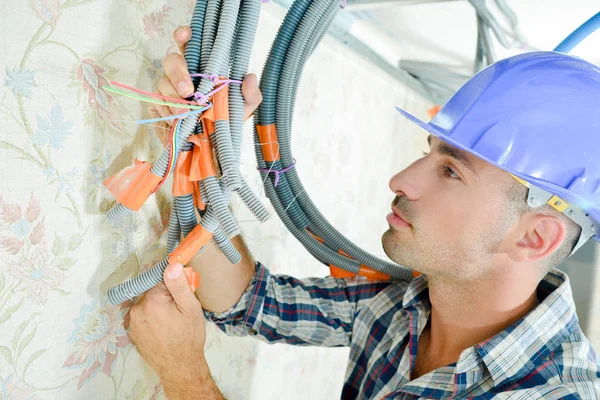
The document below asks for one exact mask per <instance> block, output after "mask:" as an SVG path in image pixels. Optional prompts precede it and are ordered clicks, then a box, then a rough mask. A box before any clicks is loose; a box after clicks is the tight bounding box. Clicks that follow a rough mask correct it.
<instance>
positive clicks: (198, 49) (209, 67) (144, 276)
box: [107, 0, 269, 304]
mask: <svg viewBox="0 0 600 400" xmlns="http://www.w3.org/2000/svg"><path fill="white" fill-rule="evenodd" d="M260 4H261V2H260V0H243V3H242V5H241V7H240V0H227V1H220V0H214V1H209V2H206V1H200V0H199V1H198V2H197V3H196V7H195V9H194V14H193V16H192V22H191V28H192V37H191V39H190V41H189V42H188V44H187V45H186V51H185V59H186V61H187V63H188V69H189V72H190V73H192V74H193V73H199V72H200V71H202V73H204V74H209V75H210V74H214V73H220V74H221V75H222V76H227V74H228V72H229V66H230V64H231V78H232V79H239V80H241V79H242V78H243V77H244V76H245V74H246V70H247V67H248V63H249V59H250V54H251V51H252V43H253V41H254V36H255V32H256V27H257V21H258V15H259V14H260ZM238 11H239V13H238ZM238 14H239V15H238ZM236 33H237V35H236ZM241 36H243V37H241ZM234 39H235V40H234ZM193 82H194V85H195V87H196V91H197V92H199V93H204V94H206V93H209V92H210V91H212V90H213V89H214V87H215V82H213V81H212V80H211V79H198V78H196V77H194V78H193ZM229 101H230V104H229V108H230V109H229V112H230V118H231V117H233V118H232V119H231V120H230V122H229V123H228V122H227V121H218V122H217V123H216V124H215V127H216V129H217V132H215V133H214V134H213V135H212V136H215V135H218V136H217V138H212V139H211V141H212V142H213V144H214V145H215V151H216V153H217V159H218V160H219V164H220V165H221V170H222V178H223V179H221V180H219V179H217V177H207V178H206V179H204V180H203V181H200V182H199V183H198V184H199V190H200V194H201V197H202V200H203V202H204V203H205V204H206V210H205V211H204V212H202V213H201V214H202V217H201V220H200V224H201V225H202V226H203V227H204V228H205V229H207V230H208V231H210V232H212V233H213V239H214V241H215V243H216V244H217V245H218V246H219V248H220V249H221V251H223V253H224V254H225V255H226V256H227V258H228V259H229V261H230V262H232V263H238V262H239V261H240V260H241V256H240V254H239V252H238V251H237V250H236V249H235V247H234V246H233V245H232V243H231V241H230V238H231V237H233V236H235V235H237V234H239V228H238V226H237V224H236V222H235V220H234V218H233V216H232V215H231V212H230V211H229V209H228V206H227V205H228V203H229V200H230V198H231V193H230V190H234V189H236V188H237V190H238V194H239V195H240V197H241V199H242V200H243V202H244V203H245V204H246V205H247V206H248V207H249V208H250V210H251V212H252V213H253V214H254V215H255V216H256V217H257V219H258V220H260V221H261V222H262V221H265V220H266V219H268V217H269V214H268V212H267V210H266V208H265V207H264V205H262V204H261V203H260V201H259V200H258V198H257V196H256V195H255V194H254V193H253V192H252V191H251V190H250V188H249V187H248V185H247V183H246V182H245V181H244V180H243V179H242V178H241V176H240V174H239V170H238V169H239V160H240V155H239V152H240V148H241V141H242V138H241V135H242V124H243V112H244V101H243V97H242V93H241V88H240V87H239V85H230V87H229ZM197 120H198V118H197V116H190V117H187V118H185V119H184V120H183V121H182V123H181V126H180V129H179V134H178V137H177V143H178V148H179V149H180V151H190V150H191V149H192V147H193V146H192V144H191V143H189V142H188V138H189V137H190V136H191V134H192V133H195V134H201V133H202V125H201V124H200V123H198V121H197ZM225 139H226V140H225ZM226 142H228V143H226ZM223 151H224V155H220V153H221V152H223ZM169 153H170V147H169V146H167V148H166V149H165V150H164V151H163V153H162V154H161V155H160V157H159V158H158V159H157V161H156V162H155V163H154V165H153V166H152V169H151V172H152V173H153V174H154V175H156V176H159V177H163V176H164V175H165V173H166V172H167V165H168V161H169ZM223 162H224V163H225V164H226V166H225V165H224V164H223ZM236 173H237V176H238V177H239V184H236V183H235V182H236V178H235V176H236ZM228 176H230V178H229V179H228ZM231 177H233V179H231ZM232 182H233V185H232ZM232 187H233V189H232ZM195 211H196V210H195V207H194V200H193V195H191V194H190V195H184V196H176V197H175V198H174V199H173V207H172V210H171V215H170V221H169V232H168V235H167V255H168V254H170V253H171V252H172V251H173V250H174V249H175V248H176V247H177V246H178V245H179V241H180V240H179V239H180V235H181V234H183V236H184V237H185V236H187V235H188V234H189V233H190V232H191V231H192V230H193V229H194V228H195V227H196V224H197V219H196V214H195ZM130 213H131V210H129V209H127V208H126V207H124V206H122V205H121V204H118V205H117V206H116V207H114V208H113V209H112V210H110V211H109V213H108V217H109V218H111V219H113V220H115V219H118V218H121V217H122V216H125V215H127V214H130ZM168 262H169V260H168V256H167V257H165V258H164V259H163V260H162V261H160V262H159V263H158V264H156V265H155V266H153V267H152V268H151V269H150V270H148V271H145V272H143V273H141V274H140V275H138V276H136V277H135V278H133V279H130V280H128V281H126V282H123V283H122V284H120V285H117V286H115V287H113V288H111V289H109V291H108V294H107V295H108V298H109V301H110V302H111V303H112V304H119V303H121V302H123V301H125V300H127V299H132V298H134V297H135V296H139V295H141V294H143V293H144V292H146V291H147V290H149V289H150V288H152V287H154V286H155V285H157V284H158V283H159V282H161V281H162V279H163V273H164V270H165V268H166V267H167V265H168Z"/></svg>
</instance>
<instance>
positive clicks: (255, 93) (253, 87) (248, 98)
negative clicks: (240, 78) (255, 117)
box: [242, 74, 262, 121]
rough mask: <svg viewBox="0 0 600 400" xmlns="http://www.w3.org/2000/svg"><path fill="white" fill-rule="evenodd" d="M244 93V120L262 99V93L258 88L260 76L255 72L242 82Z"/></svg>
mask: <svg viewBox="0 0 600 400" xmlns="http://www.w3.org/2000/svg"><path fill="white" fill-rule="evenodd" d="M242 95H243V96H244V121H245V120H247V119H248V118H250V115H252V113H253V112H254V110H256V107H258V106H259V105H260V103H261V101H262V93H260V90H259V88H258V78H257V77H256V75H255V74H248V75H246V77H245V78H244V82H243V84H242Z"/></svg>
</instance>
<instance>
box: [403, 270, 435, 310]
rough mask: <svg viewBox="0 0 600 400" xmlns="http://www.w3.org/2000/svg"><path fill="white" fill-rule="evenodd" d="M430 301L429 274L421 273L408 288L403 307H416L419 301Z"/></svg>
mask: <svg viewBox="0 0 600 400" xmlns="http://www.w3.org/2000/svg"><path fill="white" fill-rule="evenodd" d="M424 301H427V302H429V282H428V280H427V276H425V275H419V276H417V277H416V278H415V279H413V280H412V282H411V283H410V284H409V285H408V287H407V288H406V291H405V292H404V297H403V299H402V308H410V307H414V306H415V305H417V304H418V303H422V302H424Z"/></svg>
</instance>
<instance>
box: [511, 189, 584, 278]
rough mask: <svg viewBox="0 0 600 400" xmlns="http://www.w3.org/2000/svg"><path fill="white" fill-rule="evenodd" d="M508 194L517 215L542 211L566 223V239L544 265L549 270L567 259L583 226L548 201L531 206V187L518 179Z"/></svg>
mask: <svg viewBox="0 0 600 400" xmlns="http://www.w3.org/2000/svg"><path fill="white" fill-rule="evenodd" d="M507 194H508V200H509V203H510V207H511V208H512V210H513V211H514V212H515V213H516V214H517V215H519V216H521V215H524V214H527V213H532V212H535V213H542V214H545V215H552V216H554V217H556V218H558V219H560V220H562V221H563V222H564V223H565V226H566V230H567V232H566V235H565V239H564V240H563V242H562V243H561V245H560V246H559V247H558V248H557V249H556V251H555V252H554V253H552V254H551V255H550V257H548V258H547V259H546V260H544V261H543V267H545V269H546V271H549V270H550V269H552V268H554V267H556V266H558V265H559V264H561V263H562V262H563V261H564V260H566V259H567V258H568V257H569V255H570V254H571V252H572V251H573V249H574V248H575V246H576V245H577V242H578V241H579V237H580V236H581V226H579V225H578V224H577V223H576V222H575V221H573V220H572V219H570V218H569V217H567V216H566V215H564V214H563V213H561V212H558V211H557V210H555V209H554V208H553V207H552V206H550V205H549V204H547V203H546V204H543V205H541V206H539V207H536V208H532V207H530V206H529V204H527V198H528V196H529V189H528V188H527V187H526V186H525V185H523V184H521V183H520V182H518V181H516V180H515V181H514V182H512V183H511V185H510V187H509V188H508V192H507Z"/></svg>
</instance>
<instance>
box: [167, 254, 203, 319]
mask: <svg viewBox="0 0 600 400" xmlns="http://www.w3.org/2000/svg"><path fill="white" fill-rule="evenodd" d="M194 275H195V277H194ZM163 278H164V281H165V286H166V287H167V289H168V290H169V292H170V293H171V296H173V299H174V300H175V303H177V305H178V306H180V307H181V308H184V309H188V310H191V308H189V307H194V306H195V307H198V299H196V296H194V290H195V289H196V288H197V287H198V279H197V274H196V273H195V272H194V271H193V270H192V269H191V268H183V266H182V265H181V264H180V263H173V264H169V265H168V266H167V268H166V269H165V273H164V276H163ZM194 278H195V279H194ZM190 281H191V282H193V283H194V285H193V286H192V284H191V283H190Z"/></svg>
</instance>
